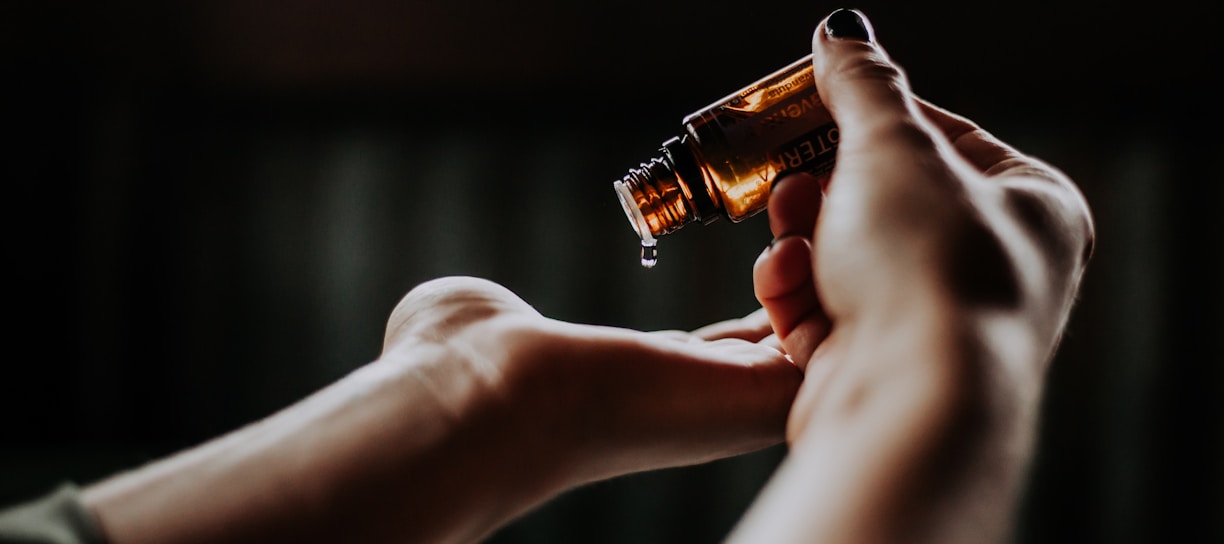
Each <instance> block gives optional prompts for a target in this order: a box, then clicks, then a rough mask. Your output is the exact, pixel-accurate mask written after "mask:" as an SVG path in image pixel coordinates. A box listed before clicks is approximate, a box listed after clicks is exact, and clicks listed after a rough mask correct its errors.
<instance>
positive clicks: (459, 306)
mask: <svg viewBox="0 0 1224 544" xmlns="http://www.w3.org/2000/svg"><path fill="white" fill-rule="evenodd" d="M758 340H759V341H762V343H757V341H758ZM771 342H774V340H773V339H771V338H770V331H769V325H768V320H767V318H766V316H765V314H764V313H759V314H754V315H752V316H748V317H746V318H744V319H739V320H731V321H726V322H723V323H717V324H713V325H711V326H710V327H707V328H705V329H703V330H699V331H694V332H692V333H686V332H681V331H661V332H655V333H647V332H639V331H631V330H625V329H618V328H611V327H601V326H593V325H579V324H573V323H565V322H561V321H556V320H551V319H548V318H546V317H544V316H542V315H540V314H539V313H538V312H536V311H535V310H534V309H533V308H532V307H531V306H529V305H528V304H527V303H526V302H524V301H522V300H521V299H520V298H519V297H517V296H516V295H514V294H513V293H511V292H510V291H508V290H506V289H505V288H503V287H501V286H499V285H496V284H493V283H491V282H488V281H485V280H481V279H477V278H465V277H456V278H443V279H439V280H434V281H431V282H428V283H425V284H423V285H420V286H418V287H417V288H415V289H414V290H413V291H412V292H410V293H408V295H407V296H406V297H404V299H403V300H401V302H400V303H399V305H398V306H397V307H396V309H395V310H394V311H393V313H392V315H391V317H390V319H389V320H388V323H387V330H386V336H385V342H384V346H383V350H382V354H381V356H380V357H379V359H378V360H377V361H375V362H373V363H371V364H369V365H367V366H365V367H363V368H361V369H359V370H357V371H356V372H354V373H353V374H352V375H350V376H347V377H345V378H343V379H342V380H340V381H339V382H337V383H335V384H333V385H331V386H329V387H327V388H326V389H324V390H322V391H320V392H318V393H316V394H315V395H313V396H311V397H309V398H307V399H305V400H303V401H302V402H300V403H298V404H296V405H294V406H290V407H288V408H286V409H284V410H282V411H281V412H279V413H277V414H274V415H272V416H271V417H269V418H267V419H265V420H262V421H259V422H256V423H253V424H252V425H250V426H248V427H247V428H244V429H239V430H237V431H235V432H233V433H231V434H229V435H227V436H223V437H220V438H218V439H216V440H213V441H211V442H208V443H206V444H203V445H201V446H199V447H196V448H193V449H191V450H188V451H185V452H182V453H180V454H177V455H174V456H171V457H170V458H168V459H165V460H161V461H158V462H156V463H153V464H151V465H149V466H145V467H141V468H138V469H136V470H133V471H129V472H127V473H124V474H119V475H116V476H114V477H112V478H109V479H107V480H104V481H102V482H99V483H97V484H94V485H92V486H89V487H87V488H86V489H85V490H84V491H83V500H84V502H85V505H86V507H87V508H88V509H89V510H91V511H92V512H93V513H94V515H95V517H96V518H97V519H98V521H99V523H100V525H101V526H102V529H103V531H104V532H105V533H106V534H107V536H108V537H109V539H110V540H111V541H112V542H114V543H124V544H126V543H186V542H233V543H240V542H272V541H292V542H340V541H359V542H472V541H476V540H479V539H481V538H483V537H485V536H487V535H488V534H489V533H490V532H492V531H493V530H495V529H496V528H498V527H500V526H501V525H504V524H505V523H507V522H508V521H509V520H511V519H513V518H515V517H517V516H519V515H521V514H522V513H524V512H526V511H527V510H529V509H531V508H532V507H534V506H536V505H538V504H540V503H542V502H544V501H546V500H548V499H549V498H552V497H554V496H556V495H558V494H560V493H562V492H564V491H566V490H568V489H572V488H574V487H577V486H579V485H582V484H584V483H588V482H592V481H595V480H601V479H606V478H611V477H614V476H618V475H622V474H626V473H630V472H636V471H642V470H650V469H657V468H663V467H670V466H681V465H689V464H695V463H702V462H707V461H710V460H714V459H718V458H722V457H728V456H732V455H738V454H742V453H746V452H750V451H753V450H757V449H760V448H763V447H766V446H770V445H773V444H777V443H779V442H781V441H782V440H783V436H784V434H783V433H784V428H785V421H786V417H787V413H788V410H789V408H790V404H791V401H792V399H793V398H794V395H795V392H796V390H797V389H798V387H799V383H800V382H801V380H802V375H801V373H800V372H799V370H798V368H797V367H795V365H794V364H792V363H791V362H790V361H789V360H787V359H786V358H785V357H784V356H783V355H782V353H781V352H779V351H778V350H777V349H776V348H775V347H774V345H771ZM775 345H776V344H775Z"/></svg>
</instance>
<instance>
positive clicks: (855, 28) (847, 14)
mask: <svg viewBox="0 0 1224 544" xmlns="http://www.w3.org/2000/svg"><path fill="white" fill-rule="evenodd" d="M821 27H823V30H824V32H823V33H820V32H818V33H817V36H820V35H821V34H823V36H824V37H827V38H831V39H835V40H857V41H861V42H868V43H872V42H875V29H874V28H873V27H872V26H871V21H870V20H868V19H867V16H866V15H865V14H863V12H862V11H859V10H857V9H847V8H839V9H836V10H833V12H831V13H829V15H828V16H827V17H825V20H824V21H823V24H822V25H821Z"/></svg>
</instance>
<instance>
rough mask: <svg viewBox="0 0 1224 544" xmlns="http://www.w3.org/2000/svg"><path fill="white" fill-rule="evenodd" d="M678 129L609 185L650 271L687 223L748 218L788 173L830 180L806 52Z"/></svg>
mask: <svg viewBox="0 0 1224 544" xmlns="http://www.w3.org/2000/svg"><path fill="white" fill-rule="evenodd" d="M680 129H681V130H680V135H679V136H675V137H673V138H670V139H668V140H667V141H665V142H663V145H662V146H661V147H660V148H659V150H658V153H657V154H656V155H655V156H654V157H652V158H651V159H650V160H648V161H646V162H643V163H642V164H640V165H639V166H638V167H637V168H631V169H629V173H628V174H626V175H625V176H624V177H623V178H622V179H619V180H617V181H615V182H613V184H612V185H613V189H615V192H616V196H617V198H618V199H619V200H620V203H621V206H623V207H624V209H625V217H626V218H627V219H628V220H629V224H630V226H632V227H633V230H634V232H636V233H637V235H638V237H639V238H640V239H641V242H642V266H645V267H648V268H649V267H653V266H654V265H655V263H656V262H657V260H658V246H657V244H658V238H660V237H662V236H663V235H666V234H669V233H672V232H675V231H676V230H679V229H680V228H681V227H683V226H685V225H687V224H689V223H694V222H699V223H702V224H708V223H710V222H712V221H716V220H718V218H720V217H721V218H726V219H727V220H729V221H732V222H737V223H738V222H740V221H743V220H744V219H747V218H749V217H752V216H753V215H756V214H757V213H758V212H760V211H762V210H764V209H765V206H766V204H768V202H769V191H770V189H771V188H772V186H773V183H774V182H775V181H776V180H778V179H779V178H781V177H782V176H784V175H786V174H789V173H792V172H807V173H810V174H812V175H815V176H817V177H821V176H827V175H829V172H830V171H832V169H833V158H834V155H835V150H836V148H837V140H838V132H837V125H836V124H834V123H833V118H832V117H831V116H830V115H829V112H828V110H826V109H825V107H824V104H823V103H821V101H820V97H819V95H817V93H816V85H815V82H814V80H813V76H812V57H811V56H810V55H809V56H806V57H804V58H802V59H799V60H798V61H795V62H794V63H791V64H790V65H789V66H786V67H785V68H782V69H781V70H778V71H776V72H774V73H773V74H770V75H769V76H766V77H765V78H763V79H761V80H760V81H758V82H756V83H753V84H751V85H749V86H747V87H745V88H743V89H742V90H739V91H736V92H734V93H732V94H730V95H728V96H726V97H724V98H723V99H721V100H719V101H717V102H714V103H713V104H710V105H709V106H707V107H705V108H702V109H701V110H698V111H696V112H694V113H692V114H690V115H688V116H687V117H685V118H684V119H683V120H682V121H681V126H680Z"/></svg>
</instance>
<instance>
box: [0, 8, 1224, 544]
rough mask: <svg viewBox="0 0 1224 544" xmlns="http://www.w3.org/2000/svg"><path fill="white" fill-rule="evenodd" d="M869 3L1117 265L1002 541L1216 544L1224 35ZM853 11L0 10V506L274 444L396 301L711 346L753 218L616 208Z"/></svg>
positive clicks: (754, 227)
mask: <svg viewBox="0 0 1224 544" xmlns="http://www.w3.org/2000/svg"><path fill="white" fill-rule="evenodd" d="M1207 5H1211V6H1215V5H1217V3H1212V2H1203V3H1198V4H1190V3H1186V4H1184V5H1178V4H1176V3H1169V2H1164V3H1159V4H1140V5H1138V6H1132V7H1123V6H1122V5H1120V4H1104V3H1102V4H1101V6H1102V7H1091V6H1089V5H1086V4H1083V5H1082V4H1074V3H1070V2H1064V3H1061V4H1052V5H1047V6H1042V5H1037V4H1029V3H1018V2H1017V3H981V2H967V1H958V2H936V3H930V2H900V1H893V2H885V1H864V2H859V3H858V4H854V5H849V6H847V7H860V8H862V9H863V10H864V11H865V12H866V13H867V14H868V15H869V16H870V17H871V18H872V21H873V22H874V24H875V27H876V31H877V35H878V37H879V39H880V41H881V42H882V43H883V44H884V46H885V47H887V48H888V49H889V51H890V52H891V54H892V55H893V56H894V57H895V58H896V59H897V60H898V61H899V62H901V63H902V65H903V66H905V67H906V68H907V70H908V72H909V74H910V77H911V80H912V83H913V87H914V88H915V89H916V90H917V92H918V93H920V94H922V95H924V96H925V97H927V98H929V99H931V100H933V101H935V102H936V103H939V104H941V105H944V106H946V107H948V108H950V109H952V110H954V111H957V112H960V113H963V114H965V115H967V116H969V117H971V118H973V119H975V120H977V121H979V122H980V123H981V124H983V125H984V126H985V127H987V128H988V129H990V130H992V131H993V132H995V133H996V134H997V135H999V136H1001V137H1002V138H1004V139H1005V140H1008V141H1010V142H1012V143H1014V144H1016V145H1018V146H1019V147H1021V148H1022V149H1025V150H1027V151H1030V152H1032V153H1034V154H1036V155H1038V156H1041V157H1043V158H1045V159H1047V160H1049V161H1050V162H1052V163H1054V164H1055V165H1057V166H1059V167H1061V168H1062V169H1064V170H1065V171H1066V172H1068V173H1069V174H1070V175H1071V176H1072V177H1073V178H1074V179H1076V180H1077V181H1078V182H1079V183H1080V185H1081V187H1082V188H1083V190H1084V193H1085V194H1086V195H1087V197H1088V200H1089V202H1090V204H1091V205H1092V207H1093V210H1094V212H1095V214H1096V219H1097V227H1098V234H1099V244H1098V247H1097V254H1096V256H1095V259H1094V261H1093V263H1092V265H1091V267H1090V270H1089V273H1088V276H1087V278H1086V283H1085V286H1084V291H1083V297H1082V300H1081V302H1080V304H1079V306H1078V308H1077V310H1076V313H1075V315H1074V317H1073V319H1072V322H1071V324H1070V328H1069V332H1068V336H1067V339H1066V341H1065V344H1064V346H1063V349H1062V351H1061V352H1060V354H1059V356H1058V359H1057V361H1056V364H1055V365H1054V367H1053V369H1052V371H1051V376H1050V387H1049V391H1048V396H1047V398H1046V403H1045V405H1044V413H1043V422H1042V423H1043V427H1042V433H1041V435H1040V442H1039V450H1038V455H1037V458H1036V460H1035V463H1034V465H1033V471H1032V477H1031V480H1030V485H1029V486H1028V488H1026V490H1025V495H1024V498H1023V501H1022V509H1021V512H1020V515H1019V519H1018V524H1017V527H1016V531H1015V541H1016V542H1023V543H1029V542H1032V543H1037V542H1041V543H1046V542H1077V543H1084V542H1109V543H1132V542H1136V543H1137V542H1224V521H1222V519H1224V500H1222V497H1224V476H1222V475H1221V467H1222V466H1224V463H1221V461H1220V459H1221V458H1224V452H1222V451H1221V450H1222V448H1221V443H1222V438H1224V417H1222V415H1224V403H1221V394H1224V387H1222V379H1221V373H1220V366H1221V364H1222V363H1224V357H1222V354H1221V351H1222V350H1221V345H1222V343H1221V341H1220V340H1219V337H1218V335H1219V331H1220V330H1221V328H1222V326H1224V319H1221V317H1220V308H1221V302H1222V297H1221V289H1220V282H1219V278H1220V277H1221V266H1220V264H1219V263H1220V261H1221V259H1220V257H1221V247H1224V244H1221V242H1220V236H1221V234H1224V228H1221V215H1222V214H1224V213H1222V212H1224V206H1222V205H1221V194H1220V193H1221V191H1220V186H1221V181H1222V180H1221V177H1222V176H1221V174H1220V171H1221V168H1220V164H1219V163H1220V161H1221V160H1224V145H1221V139H1220V137H1219V130H1220V128H1219V125H1220V121H1221V116H1220V115H1219V111H1220V100H1219V99H1218V96H1219V94H1220V93H1219V90H1218V87H1217V83H1216V80H1217V79H1219V76H1221V75H1222V74H1221V69H1220V67H1221V63H1222V61H1221V47H1220V45H1219V41H1218V37H1219V32H1220V28H1221V23H1224V17H1221V10H1220V8H1218V7H1206V8H1204V7H1202V6H1207ZM837 7H843V5H841V4H833V3H821V2H814V1H806V2H794V1H775V2H753V3H735V2H725V1H715V2H696V1H690V0H686V1H673V2H660V1H645V0H634V1H628V2H618V3H601V2H585V3H568V2H554V1H547V0H532V1H528V2H518V3H504V2H493V1H488V2H463V1H449V2H443V1H424V2H394V1H390V0H353V1H348V2H334V1H332V2H325V1H320V0H292V1H291V0H272V1H263V2H251V1H246V0H217V1H213V2H200V3H190V2H152V1H148V2H130V1H129V2H109V3H96V4H95V3H88V4H86V3H64V2H5V3H3V4H0V55H2V57H0V58H2V59H3V63H2V65H0V66H2V67H3V74H4V84H3V88H4V94H5V95H7V98H5V100H4V106H3V110H0V112H2V114H3V118H2V120H0V121H2V122H3V127H4V134H5V135H6V136H7V139H8V143H6V144H3V145H4V147H3V149H4V156H3V170H2V171H3V172H4V181H5V182H6V186H8V187H9V188H10V189H9V190H10V193H9V195H10V196H8V197H6V198H5V199H4V201H5V203H6V206H5V207H6V209H7V213H6V218H7V219H6V223H7V224H8V229H7V232H8V235H7V246H8V247H9V248H10V250H9V251H7V254H8V256H7V260H8V263H9V264H8V266H7V268H8V270H9V272H8V274H6V276H7V277H8V280H7V281H6V286H7V289H6V291H7V293H6V296H5V297H4V305H3V310H4V314H6V317H7V318H8V319H7V320H6V323H8V325H6V326H5V331H6V333H5V339H6V342H5V343H6V345H5V348H6V352H7V355H6V356H5V357H4V362H3V363H2V365H3V366H2V368H3V374H0V409H2V411H0V414H3V416H2V417H3V418H4V425H3V427H2V428H0V503H10V502H14V501H18V500H21V499H24V498H28V497H31V496H33V495H34V494H37V493H41V492H43V491H46V490H47V489H49V488H50V487H51V486H53V485H54V484H55V483H57V482H59V481H61V480H63V479H73V480H76V481H78V482H88V481H91V480H93V479H95V478H98V477H101V476H104V475H106V474H109V473H111V472H113V471H115V470H119V469H122V468H127V467H132V466H136V465H138V464H139V463H142V462H144V461H147V460H150V459H153V458H156V457H158V456H161V455H165V454H168V453H170V452H173V451H175V450H177V449H180V448H183V447H187V446H190V445H193V444H196V443H199V442H200V441H203V440H206V439H208V438H210V437H213V436H216V435H218V434H220V433H223V432H225V431H227V430H230V429H232V428H234V427H236V426H239V425H242V424H244V423H246V422H249V421H252V420H254V419H257V418H260V417H263V416H265V415H267V414H269V413H271V412H272V411H275V410H276V409H279V408H281V407H283V406H285V405H287V404H289V403H290V402H292V401H294V400H296V399H298V398H300V397H302V396H304V395H306V394H309V393H310V392H312V391H314V390H317V389H318V388H320V387H322V386H324V385H326V384H327V383H329V382H331V381H333V380H335V379H337V378H338V377H340V376H342V375H343V374H345V373H346V372H348V371H350V370H352V369H353V368H355V367H357V366H359V365H361V364H363V363H365V362H367V361H370V360H372V359H373V358H375V357H376V356H377V353H378V349H379V347H380V342H381V336H382V327H383V322H384V319H385V317H386V316H387V314H388V313H389V312H390V310H391V308H392V307H393V306H394V304H395V303H396V301H397V300H398V299H399V297H400V296H401V295H402V294H404V293H405V292H407V291H408V290H409V289H411V288H412V287H413V286H414V285H416V284H417V283H419V282H421V281H423V280H426V279H429V278H434V277H437V276H441V275H449V274H471V275H478V276H483V277H487V278H489V279H492V280H495V281H498V282H501V283H503V284H505V285H506V286H508V287H510V288H511V289H513V290H515V291H516V292H517V293H519V294H520V295H521V296H523V298H525V299H526V300H527V301H529V302H531V303H532V304H534V305H535V306H536V307H537V308H539V309H540V310H541V311H542V312H543V313H544V314H546V315H549V316H552V317H557V318H561V319H566V320H573V321H581V322H590V323H599V324H607V325H621V326H630V327H636V328H646V329H655V328H691V327H695V326H698V325H701V324H704V323H707V322H710V321H715V320H720V319H725V318H729V317H734V316H738V315H741V314H743V313H747V312H748V311H750V310H752V309H753V308H754V307H755V301H754V299H753V297H752V291H751V286H750V270H751V265H752V262H753V260H754V259H755V257H756V255H757V253H758V252H759V251H760V249H761V248H762V247H764V245H765V244H766V243H768V241H769V234H768V229H767V228H766V225H765V222H764V216H763V215H761V216H757V217H754V218H752V219H749V220H748V221H745V222H744V223H741V224H735V225H733V224H729V223H726V222H722V223H716V224H713V225H709V226H705V227H701V226H690V227H687V228H685V229H684V230H682V231H680V232H678V233H676V234H673V235H671V236H668V237H666V238H664V239H663V240H662V241H661V243H660V261H659V265H658V267H656V268H655V269H653V270H645V269H643V268H641V267H640V266H638V263H637V240H636V238H635V237H634V235H633V233H632V231H631V229H630V228H629V225H628V224H627V223H626V222H625V219H624V217H623V215H622V212H621V210H620V209H619V206H618V205H617V203H616V199H615V197H614V195H613V193H612V190H611V185H610V184H611V182H612V180H613V179H616V178H618V177H620V176H621V175H623V174H624V173H625V171H626V170H627V168H629V167H631V166H635V165H636V164H637V163H638V162H640V161H642V160H645V159H647V158H649V156H650V155H651V154H652V153H653V152H654V150H655V149H656V148H657V146H658V145H659V144H660V143H661V142H662V141H663V140H664V139H666V138H667V137H670V136H671V135H673V133H674V132H675V131H676V130H677V128H678V126H679V120H680V119H681V118H682V117H683V116H684V115H685V114H687V113H689V112H691V111H693V110H695V109H698V108H700V107H702V106H705V105H706V104H708V103H709V102H712V101H713V100H715V99H717V98H720V97H722V96H723V95H725V94H728V93H729V92H731V91H734V90H736V89H738V88H739V87H741V86H743V85H745V84H747V83H750V82H752V81H754V80H756V79H757V78H758V77H760V76H763V75H765V74H766V73H768V72H771V71H773V70H774V69H776V68H778V67H781V66H782V65H784V64H786V63H787V62H789V61H791V60H794V59H796V58H798V57H800V56H801V55H804V54H806V53H807V52H808V42H809V37H810V33H811V30H812V28H813V27H814V25H815V24H816V23H817V22H818V21H819V19H820V18H821V17H823V16H824V15H825V14H827V13H828V12H829V11H831V10H832V9H834V8H837ZM783 453H784V451H783V450H782V449H781V448H780V447H778V448H772V449H769V450H766V451H763V452H760V453H756V454H752V455H748V456H745V457H742V458H738V459H732V460H727V461H721V462H716V463H712V464H709V465H704V466H699V467H689V468H682V469H673V470H666V471H659V472H654V473H647V474H639V475H634V476H631V477H626V478H621V479H618V480H613V481H610V482H604V483H600V484H596V485H592V486H589V487H586V488H582V489H579V490H576V491H574V492H571V493H569V494H567V495H564V496H562V497H560V498H558V499H557V500H555V501H553V502H551V503H549V504H548V505H546V506H544V507H543V508H540V509H538V510H537V511H535V512H533V513H531V514H530V515H528V516H527V517H525V518H523V519H521V520H519V521H517V522H515V523H514V524H512V525H510V526H508V527H507V528H505V529H504V530H503V531H501V532H500V533H498V534H497V535H496V536H495V537H493V538H492V540H493V541H494V542H499V543H513V542H528V541H530V542H558V541H562V542H570V541H582V542H617V543H620V542H635V543H647V542H715V541H717V540H718V539H720V538H721V537H722V536H724V535H725V534H726V532H727V530H728V529H729V528H730V527H731V526H732V525H733V524H734V523H735V521H736V519H737V517H738V516H739V515H740V514H741V513H742V512H743V510H744V508H746V506H747V505H748V503H749V502H750V501H751V499H752V497H753V495H754V494H755V493H756V492H757V490H758V489H759V488H760V486H761V485H762V484H763V483H764V481H765V479H766V478H767V477H768V475H769V473H770V471H771V470H772V468H773V467H774V465H775V464H776V463H777V462H778V460H779V459H780V458H781V456H782V455H783Z"/></svg>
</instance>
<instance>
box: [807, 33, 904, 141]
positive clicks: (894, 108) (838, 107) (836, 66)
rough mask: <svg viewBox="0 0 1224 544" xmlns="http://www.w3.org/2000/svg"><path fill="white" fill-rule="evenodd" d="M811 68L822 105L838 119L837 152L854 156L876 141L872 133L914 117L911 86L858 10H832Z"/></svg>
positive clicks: (819, 36) (815, 42) (814, 39)
mask: <svg viewBox="0 0 1224 544" xmlns="http://www.w3.org/2000/svg"><path fill="white" fill-rule="evenodd" d="M812 67H813V69H814V75H815V80H816V88H817V90H818V92H819V93H820V97H821V100H823V101H824V103H825V106H826V107H828V109H829V112H830V113H831V114H832V115H833V118H834V119H836V120H837V124H838V127H839V131H840V141H839V143H838V147H839V149H841V150H846V151H854V150H856V149H858V148H860V147H862V146H863V145H864V144H866V143H867V142H869V141H871V140H873V139H875V138H877V134H878V133H877V132H875V131H877V130H891V129H893V128H895V127H896V123H898V122H903V121H905V120H907V119H915V118H917V115H916V113H917V110H916V108H915V105H914V103H913V100H912V99H911V98H910V92H909V88H910V87H909V81H908V80H907V79H906V76H905V74H904V72H903V71H902V70H901V68H900V67H898V66H897V65H896V64H894V63H893V62H892V59H890V58H889V57H888V54H887V53H886V52H885V51H884V49H883V48H881V47H880V46H879V44H877V43H876V39H875V30H874V29H873V28H872V26H871V23H870V22H869V21H868V20H867V17H866V16H865V15H863V13H862V12H860V11H858V10H851V9H839V10H836V11H834V12H832V13H830V14H829V16H828V17H825V19H824V21H822V22H821V24H820V25H818V26H817V27H816V32H815V33H814V35H813V37H812ZM841 158H842V156H841V155H839V156H838V159H839V162H841Z"/></svg>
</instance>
